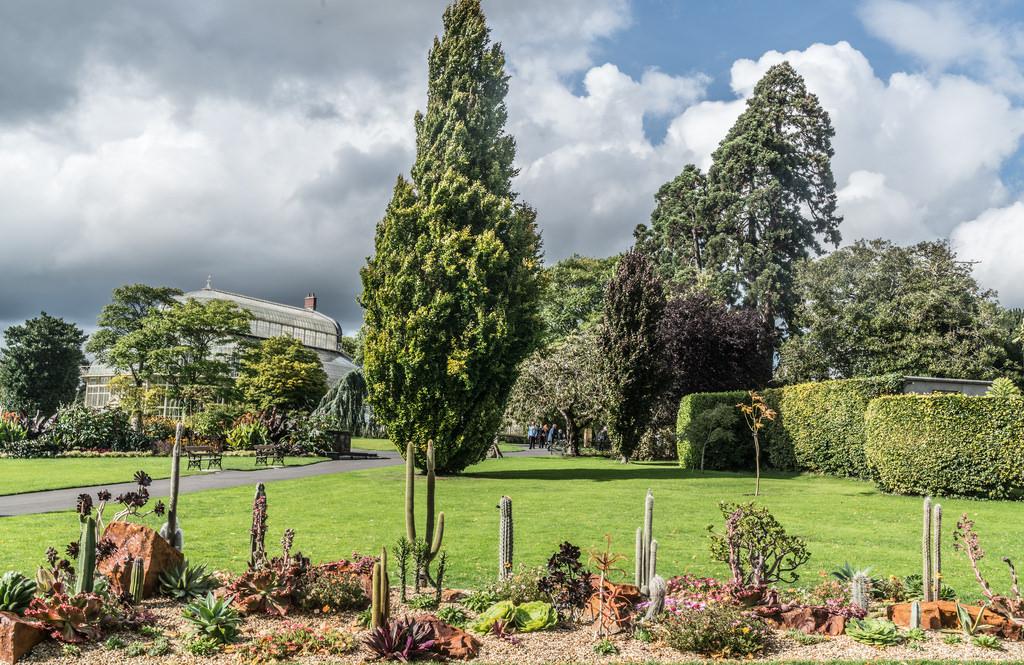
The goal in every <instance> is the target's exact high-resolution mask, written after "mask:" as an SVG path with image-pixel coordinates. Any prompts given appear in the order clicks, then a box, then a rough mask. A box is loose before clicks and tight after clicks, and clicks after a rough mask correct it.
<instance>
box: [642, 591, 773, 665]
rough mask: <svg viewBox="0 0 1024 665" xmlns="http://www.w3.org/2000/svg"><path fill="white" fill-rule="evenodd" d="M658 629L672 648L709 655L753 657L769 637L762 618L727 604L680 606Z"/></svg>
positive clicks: (763, 647) (765, 647) (767, 643)
mask: <svg viewBox="0 0 1024 665" xmlns="http://www.w3.org/2000/svg"><path fill="white" fill-rule="evenodd" d="M661 631H662V637H663V639H664V640H665V643H666V644H668V645H669V646H670V647H672V648H673V649H676V650H677V651H686V652H693V653H699V654H701V655H703V656H710V657H712V658H735V659H742V658H753V657H756V656H759V655H761V654H763V653H764V652H765V650H766V649H767V648H768V646H769V644H770V643H771V639H772V631H771V629H770V628H768V626H766V625H765V624H764V623H763V622H762V621H760V620H759V619H756V618H754V617H751V616H748V615H746V614H744V613H743V612H742V611H741V610H740V609H739V608H737V607H735V606H733V605H729V604H727V603H712V604H710V605H708V606H706V607H704V608H703V609H695V608H681V609H679V610H678V611H676V612H674V613H670V614H667V615H666V616H665V619H664V621H663V622H662V624H661Z"/></svg>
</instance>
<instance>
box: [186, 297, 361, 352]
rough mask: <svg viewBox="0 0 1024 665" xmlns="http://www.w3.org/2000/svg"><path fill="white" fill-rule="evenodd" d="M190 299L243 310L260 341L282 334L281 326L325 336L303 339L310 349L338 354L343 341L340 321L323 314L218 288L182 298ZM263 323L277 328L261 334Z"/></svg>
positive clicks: (302, 337)
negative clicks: (220, 302) (225, 302)
mask: <svg viewBox="0 0 1024 665" xmlns="http://www.w3.org/2000/svg"><path fill="white" fill-rule="evenodd" d="M189 298H194V299H195V300H200V301H201V300H230V301H231V302H234V303H235V304H237V305H238V306H239V307H241V308H242V309H244V310H247V311H248V312H249V313H250V314H252V317H253V325H252V330H253V335H254V336H256V337H270V336H273V335H274V334H282V333H281V332H278V331H277V330H278V328H277V327H278V326H281V327H284V328H286V329H287V328H297V329H301V330H307V331H311V332H314V333H321V334H320V335H312V336H301V337H300V338H301V339H303V340H304V341H305V343H306V344H307V346H313V347H316V348H320V349H329V350H331V351H335V350H337V348H338V342H339V340H340V338H341V325H340V324H339V323H338V322H337V321H335V320H334V319H332V318H331V317H329V316H327V315H326V314H321V313H320V312H317V311H314V310H311V309H305V308H304V307H294V306H292V305H284V304H281V303H276V302H271V301H269V300H262V299H260V298H254V297H252V296H244V295H242V294H240V293H232V292H230V291H221V290H220V289H214V288H204V289H199V290H197V291H189V292H188V293H186V294H184V295H183V296H180V299H181V300H187V299H189ZM261 321H262V322H267V323H270V324H274V326H273V327H271V328H269V329H268V330H267V331H266V332H265V333H264V331H262V330H261V327H260V326H258V325H257V323H258V322H261ZM285 334H287V333H285ZM296 336H298V335H296Z"/></svg>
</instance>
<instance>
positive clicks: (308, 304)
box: [302, 293, 316, 312]
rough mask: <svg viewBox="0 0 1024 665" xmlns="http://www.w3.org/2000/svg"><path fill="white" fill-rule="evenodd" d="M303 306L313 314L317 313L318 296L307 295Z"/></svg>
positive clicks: (313, 294)
mask: <svg viewBox="0 0 1024 665" xmlns="http://www.w3.org/2000/svg"><path fill="white" fill-rule="evenodd" d="M302 306H303V307H305V308H306V309H308V310H309V311H311V312H315V311H316V294H315V293H310V294H309V295H307V296H306V300H305V302H303V303H302Z"/></svg>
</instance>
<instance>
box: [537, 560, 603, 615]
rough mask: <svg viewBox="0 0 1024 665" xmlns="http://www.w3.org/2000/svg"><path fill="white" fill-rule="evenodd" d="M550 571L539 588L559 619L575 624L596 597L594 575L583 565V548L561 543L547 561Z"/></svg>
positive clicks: (539, 583) (539, 582) (540, 581)
mask: <svg viewBox="0 0 1024 665" xmlns="http://www.w3.org/2000/svg"><path fill="white" fill-rule="evenodd" d="M547 568H548V572H547V575H545V576H544V577H542V578H541V579H540V580H539V581H538V583H537V586H538V588H539V589H540V590H541V591H542V592H544V593H546V594H547V596H548V598H549V599H550V600H551V604H552V605H554V607H555V609H556V610H558V613H559V614H560V615H562V616H563V617H565V618H566V619H568V620H570V621H575V619H576V618H577V617H578V616H579V614H580V613H581V611H582V610H583V608H584V607H586V605H587V601H589V600H590V596H592V595H593V593H594V580H593V575H591V573H590V571H589V570H587V569H585V568H584V567H583V564H582V563H580V548H578V547H576V546H575V545H573V544H572V543H569V542H565V543H562V544H561V545H559V547H558V551H557V552H555V553H554V554H552V555H551V558H549V559H548V566H547Z"/></svg>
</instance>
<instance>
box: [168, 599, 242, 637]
mask: <svg viewBox="0 0 1024 665" xmlns="http://www.w3.org/2000/svg"><path fill="white" fill-rule="evenodd" d="M182 617H184V619H185V621H187V622H188V623H190V624H192V627H193V628H195V629H196V631H197V632H198V633H199V634H201V635H203V636H205V637H209V638H211V639H214V640H216V641H217V642H219V643H220V644H226V643H228V642H234V641H235V639H236V638H237V637H238V627H239V626H240V625H241V623H242V617H241V616H240V615H239V614H238V611H237V610H235V608H233V607H232V606H231V598H216V597H215V596H214V595H213V593H208V594H206V596H205V597H204V598H200V599H196V600H193V601H192V602H191V603H189V604H188V605H186V606H185V610H184V611H183V612H182Z"/></svg>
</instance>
